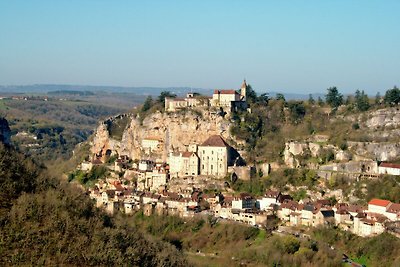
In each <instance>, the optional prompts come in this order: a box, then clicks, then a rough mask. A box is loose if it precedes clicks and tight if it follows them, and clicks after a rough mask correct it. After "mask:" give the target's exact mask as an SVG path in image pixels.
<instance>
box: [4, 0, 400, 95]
mask: <svg viewBox="0 0 400 267" xmlns="http://www.w3.org/2000/svg"><path fill="white" fill-rule="evenodd" d="M399 14H400V1H398V0H393V1H390V0H385V1H380V0H379V1H378V0H377V1H372V0H371V1H367V0H360V1H355V0H343V1H340V0H335V1H332V0H325V1H320V0H318V1H313V0H303V1H300V0H299V1H294V0H293V1H289V0H287V1H284V0H282V1H256V0H253V1H245V0H242V1H239V0H230V1H223V0H201V1H200V0H199V1H194V0H182V1H173V0H171V1H150V0H149V1H133V0H132V1H123V0H120V1H112V0H109V1H105V0H57V1H54V0H49V1H44V0H35V1H33V0H0V85H25V84H79V85H114V86H133V87H142V86H150V87H152V86H154V87H175V86H176V87H178V86H179V87H183V86H189V87H200V88H239V87H240V85H241V82H242V80H243V79H244V78H246V79H247V81H248V83H250V84H251V85H252V87H253V88H254V89H255V90H256V91H259V92H268V91H270V92H271V91H279V92H287V93H325V92H326V89H327V88H328V87H330V86H337V87H338V89H339V91H341V92H343V93H352V92H354V91H355V90H357V89H360V90H365V91H366V92H367V93H369V94H375V93H376V92H377V91H380V92H385V91H386V90H387V89H389V88H392V87H393V86H394V85H397V86H399V85H400V68H399V63H400V46H399V45H400V15H399Z"/></svg>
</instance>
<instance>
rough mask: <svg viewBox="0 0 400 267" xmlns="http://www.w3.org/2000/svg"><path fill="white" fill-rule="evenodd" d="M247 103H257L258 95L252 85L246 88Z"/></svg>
mask: <svg viewBox="0 0 400 267" xmlns="http://www.w3.org/2000/svg"><path fill="white" fill-rule="evenodd" d="M246 101H247V102H249V103H255V102H256V101H257V93H256V92H255V91H254V90H253V87H251V85H250V84H248V85H247V87H246Z"/></svg>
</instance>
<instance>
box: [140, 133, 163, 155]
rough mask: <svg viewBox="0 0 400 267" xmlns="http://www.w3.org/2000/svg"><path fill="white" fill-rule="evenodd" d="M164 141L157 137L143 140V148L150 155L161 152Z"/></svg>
mask: <svg viewBox="0 0 400 267" xmlns="http://www.w3.org/2000/svg"><path fill="white" fill-rule="evenodd" d="M162 142H163V141H162V140H161V139H160V138H156V137H146V138H144V139H143V140H142V148H143V149H144V150H145V151H146V152H147V153H150V152H152V151H155V150H160V149H161V147H162Z"/></svg>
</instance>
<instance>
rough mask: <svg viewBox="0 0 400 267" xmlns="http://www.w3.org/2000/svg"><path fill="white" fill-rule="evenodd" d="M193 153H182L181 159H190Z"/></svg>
mask: <svg viewBox="0 0 400 267" xmlns="http://www.w3.org/2000/svg"><path fill="white" fill-rule="evenodd" d="M192 154H193V152H183V153H182V157H184V158H190V157H191V156H192Z"/></svg>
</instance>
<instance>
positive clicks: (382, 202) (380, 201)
mask: <svg viewBox="0 0 400 267" xmlns="http://www.w3.org/2000/svg"><path fill="white" fill-rule="evenodd" d="M390 203H391V202H390V201H389V200H384V199H377V198H374V199H372V200H371V201H370V202H368V205H375V206H381V207H387V206H388V205H389V204H390Z"/></svg>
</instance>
